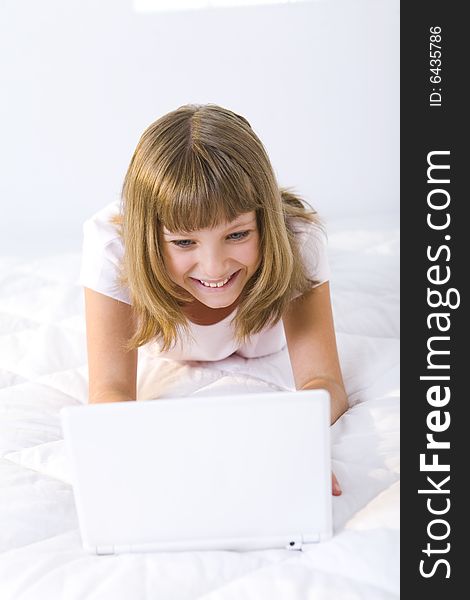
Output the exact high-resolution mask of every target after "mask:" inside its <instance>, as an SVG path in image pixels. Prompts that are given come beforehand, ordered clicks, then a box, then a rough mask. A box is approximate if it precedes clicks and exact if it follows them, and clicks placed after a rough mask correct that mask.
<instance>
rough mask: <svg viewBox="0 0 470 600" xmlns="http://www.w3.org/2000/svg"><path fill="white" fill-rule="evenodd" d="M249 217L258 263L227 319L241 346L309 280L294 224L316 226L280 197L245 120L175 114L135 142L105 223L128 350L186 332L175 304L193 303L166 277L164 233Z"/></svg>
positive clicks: (185, 110) (221, 111)
mask: <svg viewBox="0 0 470 600" xmlns="http://www.w3.org/2000/svg"><path fill="white" fill-rule="evenodd" d="M251 211H255V212H256V218H257V225H258V229H259V234H260V252H261V257H262V260H261V263H260V266H259V267H258V269H257V271H256V272H255V273H254V274H253V275H252V277H251V278H250V279H249V281H248V282H247V283H246V285H245V287H244V289H243V292H242V294H241V297H240V302H239V305H238V310H237V312H236V316H235V317H234V330H235V337H236V339H237V341H238V342H240V343H243V342H244V341H246V339H247V338H248V337H249V336H250V335H252V334H254V333H258V332H259V331H261V330H262V329H263V328H264V327H265V326H267V325H268V324H270V325H274V324H275V323H277V322H278V321H279V319H280V318H281V317H282V315H283V312H284V311H285V309H286V308H287V305H288V303H289V301H290V299H291V297H292V294H293V293H294V292H296V291H297V292H298V293H304V292H305V291H307V290H308V289H310V288H311V286H312V285H313V284H314V283H317V282H316V281H313V280H311V279H309V278H308V277H307V275H306V273H305V270H304V265H303V262H302V259H301V256H300V253H299V248H298V246H297V243H296V232H295V231H294V227H293V223H292V218H300V219H302V220H304V221H308V222H310V223H314V224H316V225H317V226H320V222H319V219H318V217H317V215H316V212H315V211H314V210H313V209H312V208H311V207H309V208H306V206H305V203H304V201H303V200H301V199H300V198H299V196H297V195H295V194H293V193H291V192H290V191H289V190H288V189H287V188H282V189H279V186H278V184H277V182H276V177H275V175H274V172H273V169H272V166H271V163H270V161H269V158H268V155H267V153H266V151H265V149H264V147H263V145H262V143H261V141H260V140H259V138H258V137H257V136H256V134H255V133H254V131H253V130H252V128H251V126H250V124H249V122H248V121H247V120H246V119H245V118H244V117H242V116H240V115H237V114H236V113H234V112H232V111H230V110H228V109H225V108H222V107H221V106H218V105H215V104H204V105H198V104H188V105H185V106H181V107H180V108H178V109H177V110H175V111H172V112H170V113H168V114H166V115H164V116H162V117H161V118H160V119H158V120H157V121H155V122H154V123H152V124H151V125H150V126H149V127H148V128H147V129H146V130H145V131H144V133H143V134H142V137H141V138H140V140H139V143H138V144H137V147H136V149H135V152H134V155H133V156H132V160H131V162H130V165H129V168H128V171H127V173H126V176H125V179H124V183H123V187H122V196H121V213H120V214H118V215H115V216H113V217H112V219H111V222H112V223H113V224H114V225H116V226H117V227H118V231H119V233H120V236H121V238H122V241H123V245H124V257H123V262H122V270H121V274H120V277H119V282H120V284H121V285H125V286H127V288H128V289H129V294H130V298H131V303H132V305H133V309H134V311H135V315H136V317H137V329H136V332H135V334H134V336H133V337H132V338H131V339H130V340H129V341H128V343H127V344H126V348H127V349H129V350H130V349H135V348H138V347H139V346H142V345H143V344H146V343H147V342H150V341H154V340H155V339H156V340H158V341H159V342H160V345H161V349H162V350H163V351H165V350H168V349H170V348H171V347H172V346H173V345H174V344H175V342H176V340H177V338H178V336H180V335H181V334H183V333H187V334H190V327H189V321H188V319H187V317H186V315H185V314H184V312H183V311H182V309H181V306H182V304H184V303H187V302H191V301H193V300H194V298H193V296H191V295H190V294H189V293H188V292H186V291H185V290H183V289H182V288H180V287H178V286H177V285H176V284H175V283H174V282H173V281H172V280H171V279H170V278H169V276H168V274H167V272H166V269H165V265H164V261H163V254H162V249H161V235H162V233H161V232H162V227H163V226H165V227H166V228H167V229H168V230H170V231H178V232H184V233H189V232H191V231H195V230H197V229H204V228H207V227H214V226H217V225H219V224H220V223H223V222H229V221H232V220H233V219H235V218H236V217H237V216H238V215H240V214H241V213H246V212H251Z"/></svg>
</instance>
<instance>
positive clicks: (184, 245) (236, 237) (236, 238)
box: [171, 231, 250, 248]
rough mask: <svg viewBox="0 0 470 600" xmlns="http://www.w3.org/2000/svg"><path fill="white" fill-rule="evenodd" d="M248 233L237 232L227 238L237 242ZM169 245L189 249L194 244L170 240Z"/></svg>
mask: <svg viewBox="0 0 470 600" xmlns="http://www.w3.org/2000/svg"><path fill="white" fill-rule="evenodd" d="M249 233H250V232H249V231H237V232H236V233H231V234H230V235H229V236H228V238H229V239H230V240H233V241H234V242H238V241H239V240H242V239H244V238H246V236H247V235H248V234H249ZM171 243H172V244H174V245H175V246H177V247H178V248H189V247H190V246H191V245H192V244H193V243H194V242H193V241H192V240H172V241H171Z"/></svg>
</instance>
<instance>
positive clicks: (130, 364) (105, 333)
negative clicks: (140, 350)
mask: <svg viewBox="0 0 470 600" xmlns="http://www.w3.org/2000/svg"><path fill="white" fill-rule="evenodd" d="M84 289H85V313H86V332H87V352H88V379H89V387H88V402H89V403H90V404H92V403H95V402H121V401H124V400H136V385H137V350H132V351H131V352H129V351H126V350H125V349H124V348H123V347H122V345H123V343H124V342H125V341H126V340H129V339H130V338H131V337H132V334H133V331H134V326H135V321H134V316H133V311H132V307H131V306H130V305H129V304H126V303H125V302H120V301H119V300H115V299H114V298H110V297H108V296H105V295H104V294H100V293H99V292H95V291H94V290H91V289H89V288H84Z"/></svg>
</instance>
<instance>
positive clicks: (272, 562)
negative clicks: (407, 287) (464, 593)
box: [0, 215, 399, 600]
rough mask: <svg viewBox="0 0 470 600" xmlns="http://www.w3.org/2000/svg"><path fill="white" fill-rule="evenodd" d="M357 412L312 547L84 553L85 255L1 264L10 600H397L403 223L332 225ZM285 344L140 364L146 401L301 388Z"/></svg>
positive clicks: (4, 574) (339, 316)
mask: <svg viewBox="0 0 470 600" xmlns="http://www.w3.org/2000/svg"><path fill="white" fill-rule="evenodd" d="M328 230H329V257H330V264H331V270H332V279H331V282H330V285H331V290H332V299H333V310H334V317H335V325H336V330H337V340H338V347H339V353H340V360H341V365H342V370H343V375H344V379H345V385H346V389H347V392H348V396H349V402H350V408H349V410H348V411H347V413H346V414H345V415H343V417H342V418H341V419H339V420H338V421H337V422H336V423H335V425H334V426H333V428H332V455H333V470H334V471H335V473H336V475H337V477H338V479H339V481H340V483H341V486H342V489H343V494H342V496H340V497H335V498H333V511H334V529H335V535H334V537H333V538H332V539H331V540H329V541H327V542H324V543H321V544H318V545H314V546H312V548H311V549H309V551H307V552H291V551H288V550H265V551H257V552H240V553H239V552H207V551H206V552H182V553H160V554H159V553H154V554H134V555H121V556H101V557H95V556H91V555H88V554H87V553H85V552H84V551H83V549H82V547H81V541H80V536H79V532H78V528H77V527H78V525H77V516H76V511H75V506H74V501H73V495H72V489H71V486H70V483H69V482H68V474H67V469H66V468H65V460H64V451H63V450H64V448H63V440H62V431H61V425H60V418H59V410H60V409H61V408H62V407H63V406H67V405H73V404H80V403H84V402H86V401H87V367H86V340H85V321H84V309H83V294H82V290H81V288H80V287H79V285H78V283H77V277H78V271H79V261H80V255H79V253H78V252H77V253H75V254H67V255H60V256H51V257H48V258H42V259H37V260H25V259H16V258H8V259H7V258H3V259H0V282H1V285H0V332H1V336H0V486H1V493H0V598H1V599H2V600H42V599H47V600H51V599H53V600H59V599H64V600H84V599H86V600H95V599H96V600H108V599H109V600H146V599H150V598H158V599H159V600H190V599H191V600H193V599H195V598H198V599H203V600H245V599H246V600H248V599H252V600H265V599H266V600H268V599H269V600H277V599H279V600H281V599H282V600H285V599H294V600H296V599H305V598H310V599H312V600H313V599H315V600H326V599H334V600H342V599H348V600H350V599H356V598H357V599H364V600H366V599H367V600H369V599H370V600H382V599H383V600H385V599H387V600H388V599H391V598H398V589H399V572H398V561H399V513H398V507H399V488H398V486H399V483H398V480H399V434H398V425H399V416H398V415H399V309H398V299H399V290H398V286H399V270H398V251H399V240H398V227H397V223H396V219H393V218H391V217H390V216H389V215H379V216H376V217H374V218H372V217H367V218H366V219H361V220H359V219H357V220H349V221H342V222H341V221H337V222H335V223H330V224H328ZM292 387H293V382H292V373H291V370H290V365H289V360H288V355H287V350H284V351H283V352H280V353H279V354H276V355H272V356H268V357H263V358H259V359H248V360H247V359H243V358H241V357H238V356H232V357H230V358H227V359H226V360H223V361H220V362H217V363H179V362H175V361H171V360H168V359H163V358H157V359H155V358H154V359H153V360H150V359H149V357H147V356H146V355H144V353H142V354H141V356H140V360H139V392H138V397H139V399H148V398H154V397H171V396H181V395H191V394H193V395H208V394H215V393H220V392H222V393H235V392H243V391H245V392H253V393H256V392H261V391H265V390H279V389H285V388H292Z"/></svg>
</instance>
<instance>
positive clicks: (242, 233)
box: [228, 231, 250, 241]
mask: <svg viewBox="0 0 470 600" xmlns="http://www.w3.org/2000/svg"><path fill="white" fill-rule="evenodd" d="M249 233H250V232H249V231H237V232H236V233H231V234H230V235H229V236H228V237H229V238H231V239H232V240H235V241H238V240H242V239H243V238H246V236H247V235H248V234H249ZM232 235H235V236H237V237H234V238H233V237H232Z"/></svg>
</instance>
